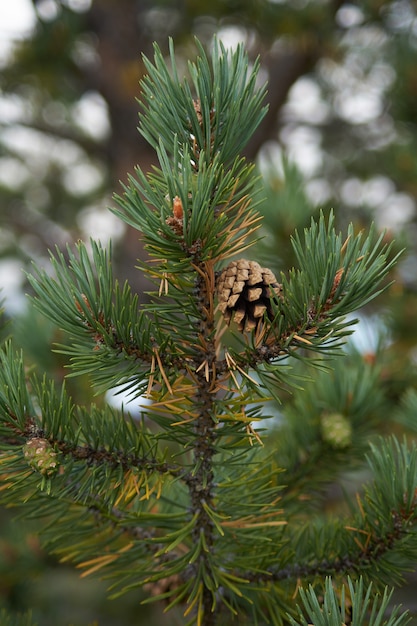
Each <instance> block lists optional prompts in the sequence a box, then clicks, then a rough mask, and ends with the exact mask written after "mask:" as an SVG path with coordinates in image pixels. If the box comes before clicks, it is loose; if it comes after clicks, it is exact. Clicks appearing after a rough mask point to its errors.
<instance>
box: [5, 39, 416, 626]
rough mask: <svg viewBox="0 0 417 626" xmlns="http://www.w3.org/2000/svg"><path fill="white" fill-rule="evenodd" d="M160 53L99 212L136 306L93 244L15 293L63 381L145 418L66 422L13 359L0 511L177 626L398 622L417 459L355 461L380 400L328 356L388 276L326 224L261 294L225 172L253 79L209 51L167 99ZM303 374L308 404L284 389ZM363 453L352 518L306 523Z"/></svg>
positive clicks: (254, 118)
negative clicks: (136, 255) (112, 194)
mask: <svg viewBox="0 0 417 626" xmlns="http://www.w3.org/2000/svg"><path fill="white" fill-rule="evenodd" d="M170 51H171V56H170V60H169V61H166V60H165V59H164V58H163V56H162V54H161V52H160V50H159V48H158V47H157V46H155V50H154V59H153V61H150V60H148V59H145V63H146V68H147V72H148V73H147V77H146V78H145V79H144V80H143V82H142V96H143V97H142V109H141V114H140V127H139V130H140V132H141V133H142V134H143V136H144V137H145V138H146V139H147V141H148V142H149V143H150V144H151V146H152V147H153V148H154V150H155V152H156V155H157V157H158V160H159V167H156V168H154V169H153V171H152V172H151V173H150V174H147V175H145V174H144V173H143V172H142V171H140V170H137V171H136V173H135V175H133V176H131V177H130V179H129V184H128V185H126V187H125V188H124V193H123V194H122V195H120V196H118V197H117V198H116V200H117V205H118V208H117V209H114V212H115V213H116V214H117V215H118V216H119V217H120V218H121V219H123V220H125V221H126V222H127V223H129V224H130V225H132V226H133V227H135V228H136V229H137V230H138V231H139V232H140V233H141V237H142V238H143V240H144V242H145V244H146V249H147V252H148V254H149V261H148V262H146V263H142V264H141V269H142V271H144V272H145V273H146V274H147V275H148V276H149V277H150V278H151V279H152V280H153V281H154V283H155V291H154V292H153V293H152V294H151V299H150V301H148V300H147V301H146V302H145V303H143V304H142V303H141V302H140V301H139V297H138V295H137V294H134V293H132V291H131V289H130V287H129V285H128V284H127V283H126V284H120V283H119V282H118V281H117V280H115V279H114V277H113V274H112V260H111V250H110V249H105V248H103V247H102V245H101V244H100V243H99V242H96V241H91V242H90V243H89V244H88V245H87V244H84V243H79V244H78V245H77V247H76V249H75V250H72V249H68V250H66V251H64V252H62V251H60V250H56V251H55V252H54V253H53V254H52V255H51V261H52V265H53V268H54V270H55V272H54V273H53V274H51V273H50V272H46V271H44V270H42V269H36V270H35V272H34V274H33V275H32V276H31V278H30V280H31V284H32V286H33V288H34V291H35V293H36V296H35V303H36V306H37V308H38V309H39V310H40V311H41V312H42V313H44V314H45V315H46V316H47V317H48V318H50V319H51V320H52V321H53V322H54V323H55V324H57V325H58V326H59V327H60V328H61V329H62V330H63V331H65V333H66V335H67V341H65V343H63V344H62V345H59V346H58V347H57V349H58V350H59V351H61V352H62V353H63V354H65V355H67V357H68V366H69V368H70V375H71V376H76V375H79V374H88V375H89V377H90V379H91V383H92V385H93V386H94V388H95V389H96V391H97V393H104V392H105V391H107V390H109V389H113V388H115V387H120V386H121V387H122V388H123V389H124V390H125V391H129V392H130V394H131V395H132V397H135V398H137V402H138V403H140V402H142V401H143V400H142V398H143V397H145V398H146V399H147V403H146V406H144V407H143V409H142V419H141V420H134V419H132V418H131V417H130V416H129V415H124V414H121V413H120V412H118V411H116V410H113V409H111V408H109V407H106V406H104V408H103V407H102V405H97V406H94V405H93V406H80V405H78V404H77V405H75V404H74V403H73V401H72V400H71V398H70V397H69V396H68V395H67V393H66V391H65V388H62V389H61V388H58V387H57V386H56V385H55V384H54V383H53V382H51V381H49V380H47V379H46V378H45V377H43V378H42V376H39V375H38V373H37V372H28V371H27V370H26V368H25V365H24V357H23V355H21V354H16V353H15V351H14V349H13V347H12V346H11V345H10V344H7V345H6V348H5V349H4V350H3V352H2V354H1V371H0V380H1V388H0V415H1V425H0V436H1V456H0V461H1V475H2V480H3V488H2V491H1V496H2V500H3V502H5V503H7V504H9V505H13V506H20V507H22V509H23V511H24V513H25V515H28V516H33V517H44V518H45V520H46V523H45V530H44V539H45V542H46V545H47V547H48V548H49V549H50V550H52V551H55V552H56V553H58V554H59V555H60V556H62V557H63V558H65V559H67V560H70V561H72V562H74V563H76V564H77V566H79V567H80V568H82V569H83V571H84V573H83V575H87V574H94V573H98V574H100V575H103V576H106V577H109V578H110V579H111V583H110V590H111V593H112V594H114V595H115V594H119V593H122V592H126V591H132V592H134V591H135V590H136V589H138V588H142V589H144V590H145V591H146V593H147V597H148V600H149V601H160V602H163V603H165V605H166V609H167V611H169V610H171V609H172V610H174V607H175V610H176V611H178V610H179V611H180V614H181V615H182V616H183V623H184V624H189V625H190V626H191V625H192V624H198V625H199V626H214V625H220V624H231V623H234V622H236V623H249V624H282V623H292V624H303V625H305V624H307V623H311V622H313V623H315V624H323V625H324V624H329V625H336V624H340V623H341V621H342V622H347V621H348V620H349V618H348V612H349V611H351V613H352V615H353V617H354V623H355V624H357V625H358V626H359V625H360V624H365V623H371V624H375V625H376V624H380V623H386V624H390V625H391V626H394V625H396V624H402V623H405V621H406V619H407V618H406V616H405V615H403V614H400V613H399V612H398V610H394V611H393V612H392V614H391V617H386V607H387V604H388V600H389V597H390V596H389V591H388V590H387V589H385V590H384V585H396V584H398V583H400V582H401V580H402V574H403V572H404V571H405V570H406V569H407V568H408V567H410V566H411V565H412V564H413V563H414V562H415V561H416V560H417V534H416V532H417V524H416V522H417V508H416V505H417V502H416V495H415V494H416V489H417V475H416V468H417V465H416V463H417V450H416V448H415V447H414V446H410V447H408V446H407V445H406V443H399V442H398V441H397V440H396V439H394V438H391V439H387V440H383V439H381V440H379V441H376V442H375V443H373V444H372V446H371V447H369V445H367V438H368V437H369V433H370V430H371V429H372V424H371V425H369V424H367V423H366V420H364V414H366V415H367V414H368V413H369V412H373V413H377V412H378V410H377V409H378V394H380V393H381V390H380V389H379V388H378V382H377V380H376V377H375V372H374V371H373V370H372V369H371V368H369V367H367V366H366V365H364V364H363V361H360V359H359V358H358V357H355V356H352V355H351V356H347V355H343V353H342V352H341V350H340V346H341V344H342V343H343V341H344V339H345V337H346V336H347V335H348V334H349V333H350V332H351V330H350V325H351V322H350V321H346V316H347V315H348V314H350V313H352V312H353V311H355V310H357V309H358V308H359V307H361V306H363V305H365V304H366V303H368V302H369V301H370V300H371V299H373V298H375V297H376V296H377V295H378V294H379V293H380V291H381V290H382V289H383V288H384V286H386V278H387V275H388V273H389V271H390V270H391V268H392V266H393V264H394V263H395V258H393V255H392V254H390V249H389V247H387V245H386V244H385V243H384V239H383V237H382V236H378V235H377V234H376V233H375V232H374V231H371V232H369V233H368V234H367V235H364V234H363V233H359V234H357V233H355V232H354V229H353V227H351V228H350V229H349V231H348V232H347V233H345V234H344V235H342V234H340V233H337V232H336V230H335V225H334V218H333V216H332V215H330V216H327V217H325V216H324V215H321V216H320V218H319V219H318V220H317V221H314V220H313V221H312V222H311V226H310V228H308V229H306V230H305V231H304V233H295V234H294V237H293V241H292V245H293V248H294V252H295V256H296V258H297V261H298V267H297V268H294V269H291V270H289V271H288V272H287V271H286V272H282V274H281V276H280V277H278V278H276V277H275V275H274V274H273V273H272V271H271V270H269V269H268V268H264V267H261V265H260V264H259V263H257V261H256V259H250V258H249V257H250V251H249V250H248V249H249V248H250V246H251V245H252V244H253V243H254V241H255V240H256V237H255V236H254V233H255V232H256V230H257V228H258V226H259V225H260V220H261V218H260V215H259V214H258V213H257V211H256V210H255V203H256V202H255V189H256V188H257V181H256V178H255V177H254V172H253V167H252V166H251V165H250V164H248V163H247V162H246V160H245V159H244V158H242V156H241V151H242V149H243V148H244V146H245V144H246V142H247V141H248V139H249V138H250V136H251V134H252V133H253V132H254V130H255V128H256V127H257V125H258V124H259V122H260V121H261V119H262V117H263V115H264V114H265V108H264V107H263V104H262V103H263V98H264V93H265V91H264V88H259V86H258V84H257V82H256V79H257V72H258V64H255V66H253V67H249V64H248V59H247V57H246V54H245V52H244V50H243V48H242V47H238V48H237V49H236V51H234V52H229V51H226V50H225V49H224V47H223V46H222V44H220V43H218V42H216V43H215V45H214V47H213V52H212V55H211V56H210V57H209V56H208V55H207V54H206V53H205V51H204V50H203V49H202V48H201V47H200V46H199V55H198V58H197V60H196V61H195V62H194V63H190V65H189V67H188V78H183V77H182V76H180V70H179V69H178V68H177V66H176V63H175V55H174V49H173V46H172V45H171V48H170ZM288 210H289V211H290V210H291V207H288ZM330 356H331V357H333V360H334V361H335V362H337V361H338V360H339V361H340V360H342V361H343V360H346V359H355V358H357V363H356V366H357V368H358V367H359V365H358V364H359V361H360V362H361V367H362V370H361V371H360V377H359V378H358V377H356V378H354V377H353V378H352V377H351V376H350V375H346V376H345V377H344V379H343V384H341V385H340V386H339V387H338V386H337V385H335V384H333V382H332V379H331V372H329V371H326V369H325V367H324V366H326V367H329V368H330V366H331V363H332V361H328V359H327V357H330ZM306 366H308V368H309V371H310V375H312V376H313V377H314V383H313V385H312V386H311V383H310V382H309V381H308V380H305V381H304V382H305V385H304V383H303V384H301V383H300V380H299V379H298V378H297V373H300V372H305V367H306ZM343 367H344V366H343V365H342V368H343ZM335 371H336V370H335ZM335 375H336V374H335ZM329 381H330V382H329ZM291 385H294V391H295V392H297V394H298V395H297V396H296V398H299V399H298V400H296V401H295V402H294V403H293V405H292V409H291V410H290V411H288V413H287V414H285V411H284V412H283V416H282V418H281V421H280V423H279V424H278V425H275V426H274V428H272V425H273V424H275V423H276V414H275V413H274V411H273V410H272V409H271V410H268V406H269V405H271V406H272V404H271V402H270V401H271V399H272V398H279V397H280V395H281V392H282V393H283V394H284V391H283V390H287V389H288V388H289V387H291ZM313 393H315V394H320V393H321V394H322V395H321V400H320V401H319V402H318V403H317V402H316V403H315V405H314V403H313V402H311V403H310V401H309V398H311V395H312V394H313ZM332 394H333V400H334V401H333V402H331V401H330V400H331V399H332ZM284 395H285V394H284ZM303 397H304V398H306V400H305V403H304V404H303V400H302V398H303ZM347 398H350V400H349V406H350V413H349V412H346V411H345V408H346V406H347ZM313 406H316V407H317V406H318V407H320V411H319V414H316V413H314V411H312V410H311V409H312V407H313ZM274 415H275V419H273V418H274ZM268 418H270V422H269V423H270V424H271V428H269V427H268ZM261 419H262V424H263V425H265V424H266V425H267V426H266V427H265V430H264V431H263V430H260V429H257V428H256V424H257V422H258V421H259V420H261ZM333 425H335V428H334V429H333ZM365 452H366V454H367V462H368V465H369V468H370V470H371V471H372V474H373V480H372V481H371V483H370V485H369V486H368V487H366V489H365V492H364V493H363V494H362V495H361V497H360V498H359V497H358V500H357V504H356V505H355V506H352V511H351V513H349V515H348V516H347V517H346V518H343V519H327V518H323V517H321V516H318V515H317V511H316V510H315V503H314V498H316V497H317V501H320V498H322V497H323V496H322V493H321V491H320V486H322V485H323V482H325V481H324V480H323V463H324V464H326V463H327V464H328V468H329V467H330V468H333V470H334V471H332V479H335V477H336V476H337V474H338V472H340V471H341V468H342V467H347V466H349V464H352V465H354V463H358V462H359V460H360V459H362V458H363V455H364V453H365ZM320 461H322V465H320ZM308 494H310V495H308ZM312 494H314V496H313V495H312ZM349 575H350V577H351V578H349V579H347V577H348V576H349ZM346 580H348V582H347V583H346ZM354 581H356V582H354ZM371 581H373V583H372V584H373V586H370V583H371ZM309 585H310V586H309ZM299 587H302V588H303V590H302V591H301V592H300V594H299V595H297V589H298V588H299ZM378 592H380V594H381V595H378ZM347 597H349V602H347V601H346V600H345V598H347ZM384 620H385V621H384Z"/></svg>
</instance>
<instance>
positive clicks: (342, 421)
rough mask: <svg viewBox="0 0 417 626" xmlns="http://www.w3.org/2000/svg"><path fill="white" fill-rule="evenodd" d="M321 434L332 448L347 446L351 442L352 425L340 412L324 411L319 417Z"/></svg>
mask: <svg viewBox="0 0 417 626" xmlns="http://www.w3.org/2000/svg"><path fill="white" fill-rule="evenodd" d="M320 421H321V436H322V438H323V441H325V442H326V443H328V444H329V445H330V446H331V447H332V448H336V449H342V448H347V447H348V446H350V444H351V443H352V425H351V423H350V420H349V419H348V418H347V417H346V416H345V415H342V414H341V413H324V414H323V415H322V416H321V418H320Z"/></svg>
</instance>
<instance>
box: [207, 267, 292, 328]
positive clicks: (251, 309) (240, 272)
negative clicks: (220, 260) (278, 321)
mask: <svg viewBox="0 0 417 626" xmlns="http://www.w3.org/2000/svg"><path fill="white" fill-rule="evenodd" d="M281 290H282V286H281V285H280V284H279V283H278V282H277V279H276V278H275V276H274V274H273V273H272V272H271V270H269V269H267V268H265V267H261V266H260V265H259V263H257V262H256V261H247V260H246V259H239V261H232V262H231V263H229V265H228V266H227V267H226V268H225V269H224V270H223V271H222V273H221V274H220V276H219V279H218V282H217V297H218V300H219V309H220V311H221V312H222V313H223V315H224V318H225V320H226V322H227V323H228V324H229V323H230V320H231V319H232V313H233V312H234V316H233V321H234V322H236V323H237V325H238V329H239V330H240V331H241V332H243V331H251V330H255V329H257V327H258V326H259V324H261V323H262V321H263V319H264V314H265V313H266V314H267V316H268V318H269V319H270V320H272V319H273V317H274V315H273V312H272V305H271V300H272V299H275V300H276V297H282V296H281Z"/></svg>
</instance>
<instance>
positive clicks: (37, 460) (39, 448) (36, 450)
mask: <svg viewBox="0 0 417 626" xmlns="http://www.w3.org/2000/svg"><path fill="white" fill-rule="evenodd" d="M23 455H24V457H25V459H26V461H27V462H28V464H29V465H30V466H31V467H32V468H33V469H35V470H36V471H37V472H39V473H40V474H42V476H52V474H54V473H55V472H56V471H57V469H58V460H57V453H56V452H55V451H54V449H53V448H52V446H51V444H50V443H49V441H48V440H47V439H43V438H42V437H33V438H32V439H28V441H27V442H26V443H25V445H24V446H23Z"/></svg>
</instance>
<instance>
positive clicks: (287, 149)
mask: <svg viewBox="0 0 417 626" xmlns="http://www.w3.org/2000/svg"><path fill="white" fill-rule="evenodd" d="M27 4H28V7H29V8H30V15H31V26H30V27H28V28H26V29H24V30H23V31H22V32H16V33H7V32H5V31H4V32H2V34H1V35H0V36H1V37H2V38H3V40H0V45H1V51H2V52H1V61H0V64H1V65H0V216H1V229H0V288H2V293H3V297H4V303H3V304H4V308H5V315H4V316H3V321H7V318H12V319H11V321H10V323H9V324H6V325H4V324H3V325H2V328H1V338H4V337H5V336H7V335H8V334H11V333H12V334H13V335H14V337H15V340H16V341H17V343H18V344H20V345H21V346H22V347H24V350H25V353H26V356H27V358H28V359H29V361H31V362H32V363H35V364H36V367H37V368H39V369H40V370H43V371H45V372H47V373H48V375H51V376H54V377H55V378H57V379H62V378H63V376H64V374H65V369H64V363H63V362H62V360H61V359H60V358H59V356H58V355H54V354H51V352H50V345H51V343H52V342H53V341H57V340H58V341H62V338H60V337H59V330H57V329H55V328H52V327H51V326H50V325H49V324H48V323H47V322H46V321H45V320H44V319H41V318H40V317H39V316H38V315H37V314H36V313H35V312H34V311H33V310H32V309H31V308H29V304H28V302H27V301H26V299H25V297H24V295H23V294H24V292H25V291H26V290H27V285H26V283H25V275H24V272H23V271H22V269H23V270H26V271H27V270H30V264H31V262H32V261H35V262H36V263H40V264H42V265H45V264H46V263H47V257H48V254H47V250H48V249H49V248H53V247H54V246H55V245H59V246H60V247H62V246H65V245H66V244H67V243H68V242H69V243H71V242H73V241H75V240H77V239H78V238H83V239H85V238H88V237H89V236H93V237H95V238H99V239H101V240H102V241H106V240H107V239H108V238H109V237H111V238H112V240H113V245H114V249H115V273H116V275H118V276H120V277H121V278H122V279H125V278H128V279H129V281H130V282H131V284H132V285H133V286H134V288H135V289H136V290H137V291H138V292H140V293H143V292H144V291H146V288H147V285H146V284H144V283H143V278H142V277H141V275H140V273H139V272H138V271H137V270H135V264H136V259H137V258H138V257H141V256H142V248H141V244H140V241H139V240H138V234H137V232H136V231H133V230H131V229H129V228H128V227H126V226H125V225H123V224H121V223H120V222H119V221H118V220H117V219H116V218H115V217H114V216H113V215H112V214H111V213H110V212H109V211H108V210H107V206H108V205H109V204H111V202H112V200H111V195H112V193H113V192H114V191H119V189H120V186H119V181H120V180H122V181H123V180H126V177H127V173H128V172H132V171H133V168H134V167H135V166H136V165H139V166H140V167H141V168H142V169H143V170H145V171H147V170H149V168H150V167H151V166H152V164H153V163H154V158H155V157H154V154H153V153H152V151H151V150H150V148H149V147H148V145H147V144H146V143H145V142H144V140H143V139H142V137H141V136H140V135H139V133H138V132H137V130H136V126H137V115H138V104H137V101H136V98H139V97H140V89H139V80H140V79H141V77H142V75H143V72H144V65H143V62H142V58H141V55H142V53H143V54H145V55H147V56H151V55H152V42H153V41H157V42H158V44H159V46H160V47H161V49H163V50H165V51H166V50H167V47H168V37H173V39H174V42H175V46H176V52H177V56H178V63H179V65H180V66H181V62H182V63H183V67H184V71H186V62H187V60H188V59H190V58H193V57H194V56H195V54H196V48H195V44H194V36H197V37H198V38H199V39H200V40H201V41H202V42H203V43H204V44H205V45H206V46H207V47H208V48H210V46H211V42H212V39H213V36H214V34H217V35H218V36H219V38H221V39H222V40H223V41H224V43H225V44H226V46H233V45H235V44H236V42H238V41H243V42H244V44H245V47H246V49H247V51H248V53H249V55H250V57H251V58H253V59H255V58H256V57H257V56H258V55H260V57H261V66H262V70H261V74H260V80H262V81H265V80H267V81H268V104H269V112H268V115H267V116H266V118H265V120H264V121H263V123H262V124H261V126H260V127H259V129H258V131H257V133H256V134H255V136H254V137H253V139H252V140H251V142H250V143H249V145H248V146H247V149H246V156H247V157H248V158H249V159H251V160H255V161H256V162H257V164H258V166H259V170H260V171H261V173H262V174H263V181H262V189H261V198H262V202H261V204H260V210H261V212H262V213H263V214H264V216H265V221H264V226H263V231H262V234H263V235H264V237H265V238H264V240H263V242H262V243H261V244H260V245H259V246H258V248H257V251H256V252H255V251H252V252H251V254H252V256H254V257H255V256H256V258H257V260H259V261H260V262H262V263H264V264H265V265H266V266H268V267H270V268H271V269H273V270H274V271H275V272H276V273H277V274H279V272H280V271H286V270H287V269H288V268H289V267H291V266H292V265H293V263H294V258H293V253H292V250H291V246H290V244H289V237H290V236H291V234H292V232H293V231H294V229H295V228H298V229H302V228H304V227H305V226H306V225H308V224H309V221H310V219H311V216H312V215H315V214H317V212H318V210H319V209H323V210H324V211H325V212H326V211H328V209H329V208H330V207H334V209H335V213H336V219H337V222H338V226H340V228H342V229H344V228H345V227H346V225H347V224H348V222H350V221H353V222H354V224H355V226H356V228H357V229H358V230H359V229H361V228H366V227H367V226H369V224H370V223H371V221H375V222H376V224H377V226H378V228H381V229H382V228H385V229H386V230H387V232H386V237H387V239H392V238H395V240H396V241H397V244H396V245H397V248H401V247H405V248H406V253H405V254H404V255H403V257H402V261H401V263H400V264H399V266H398V269H397V272H396V276H395V277H393V278H395V285H394V286H392V287H391V288H390V289H389V290H388V291H387V292H386V294H385V296H384V297H382V298H380V299H379V300H378V301H377V303H376V304H375V305H373V308H372V309H370V310H367V311H365V312H363V313H362V317H364V318H365V319H366V320H367V321H366V323H365V324H364V325H363V326H364V330H362V332H361V333H360V335H358V339H357V347H358V348H359V350H360V352H361V354H362V355H363V359H364V360H365V361H366V362H367V363H369V362H372V361H373V360H375V359H377V358H378V359H379V361H380V372H381V373H380V379H379V385H380V387H381V388H382V389H383V390H384V410H385V411H386V412H387V413H390V412H393V411H395V409H396V407H397V406H398V405H399V404H400V403H401V402H402V401H403V397H404V396H405V394H407V393H408V394H409V393H410V389H413V388H415V387H416V371H415V362H416V356H417V352H416V345H417V234H416V227H417V208H416V202H417V107H416V101H417V6H416V3H415V2H412V1H411V0H396V1H388V0H364V1H363V2H343V1H342V0H210V1H208V0H90V1H89V0H65V1H64V0H32V2H31V0H27ZM6 5H7V7H6ZM11 5H13V3H2V6H1V7H0V23H1V22H2V17H1V15H2V12H3V11H10V10H11V8H10V7H11ZM10 35H12V37H10ZM143 297H146V296H145V295H144V296H143ZM381 343H382V344H383V348H384V349H383V350H381V349H380V348H381ZM68 384H69V386H70V391H71V393H72V395H73V396H74V399H75V400H77V399H80V400H81V398H82V400H83V402H85V401H86V396H88V395H89V388H88V381H79V380H77V381H76V383H74V382H71V381H69V382H68ZM31 523H32V522H31ZM0 524H1V539H0V606H5V607H8V608H12V609H19V610H25V609H26V608H29V607H31V606H35V612H34V617H36V616H37V613H36V610H37V609H36V606H37V607H38V610H39V612H40V613H39V614H40V615H42V619H41V620H40V623H41V624H42V625H43V626H48V625H49V624H73V625H74V626H75V625H80V626H81V625H83V626H86V624H94V623H95V621H94V620H95V619H97V618H99V623H100V625H102V626H107V625H108V626H112V625H113V624H119V623H120V618H119V616H118V615H119V613H118V611H120V610H121V608H120V607H121V605H123V623H124V624H125V626H128V624H130V623H131V624H134V623H135V624H137V623H138V622H137V619H138V611H140V612H141V614H142V613H143V623H146V624H149V625H150V624H152V623H154V624H162V623H164V621H163V617H162V614H161V613H158V611H157V609H155V610H153V611H154V612H153V613H152V615H151V613H150V612H149V611H151V610H150V609H146V611H148V612H145V609H144V608H139V609H138V598H136V597H134V598H129V599H126V598H124V599H122V600H119V601H117V602H113V603H109V601H105V600H104V597H105V584H104V583H99V582H97V581H90V582H89V584H88V585H89V586H88V587H87V590H86V591H85V592H84V591H80V589H85V587H84V586H83V585H81V587H80V586H79V584H78V583H77V581H78V575H77V574H76V573H74V572H73V571H72V570H70V569H66V568H65V567H63V568H62V567H60V568H57V567H56V563H55V561H54V560H53V559H51V558H50V557H46V556H45V554H44V553H43V552H42V549H41V548H40V545H39V540H38V538H37V535H36V525H35V527H34V528H35V530H33V528H32V527H30V526H27V524H26V523H25V524H23V526H22V525H19V524H18V525H15V524H14V523H10V515H9V513H4V514H3V515H2V516H1V521H0ZM83 584H84V583H83ZM118 603H119V604H118ZM98 607H101V608H98ZM173 619H175V616H173V615H172V614H170V620H171V621H170V623H174V622H173V621H172V620H173ZM152 620H153V622H152ZM178 623H180V621H179V622H178Z"/></svg>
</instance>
